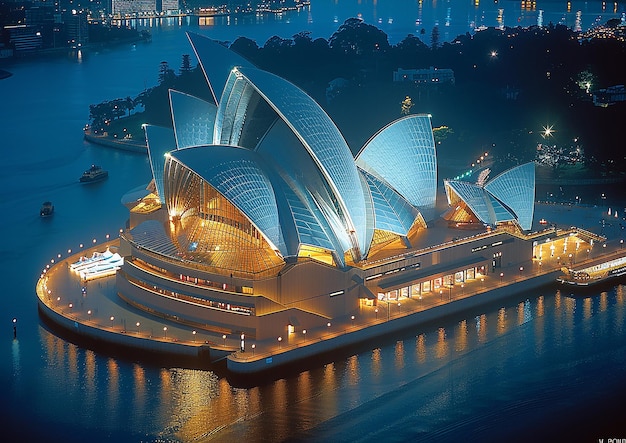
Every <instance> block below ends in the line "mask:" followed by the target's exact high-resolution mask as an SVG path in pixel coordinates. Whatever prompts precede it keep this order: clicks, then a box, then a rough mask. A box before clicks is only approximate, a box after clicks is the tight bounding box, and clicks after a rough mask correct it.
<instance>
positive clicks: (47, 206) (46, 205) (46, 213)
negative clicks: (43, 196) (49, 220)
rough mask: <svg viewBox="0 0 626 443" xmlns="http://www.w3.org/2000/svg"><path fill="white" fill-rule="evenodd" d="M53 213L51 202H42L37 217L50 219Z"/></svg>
mask: <svg viewBox="0 0 626 443" xmlns="http://www.w3.org/2000/svg"><path fill="white" fill-rule="evenodd" d="M53 212H54V205H53V204H52V202H43V204H42V205H41V209H40V210H39V215H41V216H42V217H50V216H51V215H52V213H53Z"/></svg>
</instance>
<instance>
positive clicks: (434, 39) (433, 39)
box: [430, 26, 439, 49]
mask: <svg viewBox="0 0 626 443" xmlns="http://www.w3.org/2000/svg"><path fill="white" fill-rule="evenodd" d="M430 47H431V48H433V49H437V47H439V26H435V27H434V28H433V32H432V33H431V34H430Z"/></svg>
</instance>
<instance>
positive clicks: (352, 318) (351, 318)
mask: <svg viewBox="0 0 626 443" xmlns="http://www.w3.org/2000/svg"><path fill="white" fill-rule="evenodd" d="M350 320H352V327H354V315H353V316H351V317H350Z"/></svg>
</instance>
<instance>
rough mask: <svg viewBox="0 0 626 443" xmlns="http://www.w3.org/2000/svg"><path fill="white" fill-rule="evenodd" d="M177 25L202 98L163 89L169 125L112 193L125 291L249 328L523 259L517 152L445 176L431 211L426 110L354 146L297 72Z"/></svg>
mask: <svg viewBox="0 0 626 443" xmlns="http://www.w3.org/2000/svg"><path fill="white" fill-rule="evenodd" d="M188 37H189V40H190V42H191V45H192V47H193V50H194V52H195V54H196V56H197V58H198V60H199V63H200V66H201V68H202V70H203V71H204V74H205V77H206V80H207V85H208V88H210V92H211V94H210V95H211V96H212V97H213V101H212V102H209V101H205V100H202V99H199V98H197V97H193V96H190V95H187V94H183V93H180V92H177V91H173V90H172V91H170V105H171V116H172V127H157V126H150V125H147V126H146V127H145V132H146V139H147V142H148V151H149V159H150V165H151V168H152V173H153V180H152V182H151V183H150V185H149V186H148V189H147V190H145V191H143V190H142V191H139V192H134V193H129V194H128V195H127V196H125V200H124V201H125V204H126V205H127V206H128V208H129V210H130V228H129V229H128V230H126V231H125V232H124V233H122V235H121V243H120V248H119V253H120V255H121V256H123V257H124V261H123V264H122V265H121V269H119V270H118V272H117V274H116V275H117V276H116V287H117V292H118V294H119V296H120V297H121V298H122V299H124V300H125V301H126V302H128V303H130V304H131V305H132V306H134V307H136V308H139V309H141V310H143V311H145V312H147V313H150V314H152V315H155V316H157V317H162V318H167V319H169V320H171V321H175V322H180V323H182V324H185V325H189V326H192V327H193V328H197V329H201V330H204V331H209V332H213V333H216V334H238V333H243V334H245V335H246V337H247V338H249V339H256V340H263V339H265V338H269V337H276V336H279V335H282V334H288V333H290V332H293V331H294V330H302V329H311V330H312V329H314V328H321V327H324V326H325V325H326V324H327V323H328V322H331V321H333V320H335V319H346V318H350V316H351V315H355V314H358V313H359V311H360V310H362V309H371V307H372V306H375V305H376V304H377V303H389V302H390V301H397V300H401V299H403V298H421V297H423V296H425V295H427V294H433V293H440V291H441V290H446V291H447V290H448V288H452V287H454V286H457V285H458V286H461V285H463V284H464V283H465V282H466V281H471V280H476V279H480V278H481V276H485V275H487V274H488V273H493V272H498V271H497V269H498V268H499V267H502V266H512V265H516V264H520V263H528V262H529V261H530V260H531V259H532V257H533V255H534V254H535V250H534V248H535V247H536V241H533V238H532V237H531V236H529V235H528V231H529V230H530V229H531V227H532V222H533V211H534V194H535V170H534V164H533V163H529V164H525V165H521V166H518V167H515V168H513V169H510V170H508V171H505V172H503V173H501V174H500V175H498V176H496V177H495V178H493V179H489V178H488V176H487V175H486V174H485V175H483V176H481V177H480V178H479V180H478V181H477V182H473V183H469V182H463V181H458V180H446V181H445V182H444V189H445V194H446V197H447V204H448V210H447V211H446V212H445V213H444V214H443V215H442V214H440V213H438V212H441V211H438V209H437V190H438V186H437V184H438V181H437V180H438V179H437V154H436V150H435V142H434V138H433V131H432V126H431V118H430V116H429V115H409V116H405V117H403V118H400V119H399V120H396V121H394V122H392V123H390V124H388V125H387V126H385V127H384V128H382V129H380V131H378V132H377V133H376V134H374V135H373V136H372V137H371V138H370V139H369V140H368V141H367V142H366V143H365V145H364V146H363V147H362V148H361V149H360V150H359V151H358V154H357V155H356V156H355V155H353V154H352V150H351V149H350V147H349V146H348V144H347V143H346V141H345V139H344V138H343V136H342V134H341V132H340V131H339V129H338V128H337V127H336V125H335V124H334V123H333V121H332V120H331V119H330V117H329V116H328V115H327V114H326V112H325V111H324V110H323V109H322V108H321V106H320V105H319V104H317V103H316V102H315V101H314V100H313V99H312V98H311V97H310V96H309V95H307V94H306V93H305V92H304V91H302V90H301V89H299V88H298V87H297V86H295V85H294V84H292V83H290V82H288V81H286V80H284V79H282V78H280V77H278V76H276V75H274V74H271V73H269V72H265V71H263V70H260V69H258V68H256V67H254V66H253V65H252V64H251V63H250V62H248V61H247V60H245V59H243V58H241V57H240V56H238V55H237V54H235V53H234V52H232V51H230V50H229V49H228V48H226V47H225V46H222V45H220V44H218V43H216V42H214V41H212V40H210V39H207V38H206V37H203V36H200V35H197V34H191V33H190V34H188ZM355 152H356V150H355ZM535 240H536V239H535Z"/></svg>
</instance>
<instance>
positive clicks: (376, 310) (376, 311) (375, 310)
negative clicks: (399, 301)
mask: <svg viewBox="0 0 626 443" xmlns="http://www.w3.org/2000/svg"><path fill="white" fill-rule="evenodd" d="M374 312H375V313H376V320H378V308H376V309H374Z"/></svg>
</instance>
